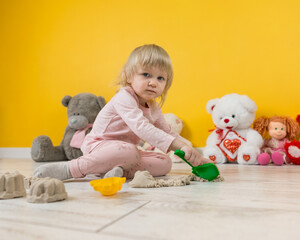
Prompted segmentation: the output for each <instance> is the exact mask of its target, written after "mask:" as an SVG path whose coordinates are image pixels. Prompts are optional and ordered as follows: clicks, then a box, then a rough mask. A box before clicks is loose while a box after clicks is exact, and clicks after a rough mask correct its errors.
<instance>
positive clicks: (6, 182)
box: [0, 171, 26, 199]
mask: <svg viewBox="0 0 300 240" xmlns="http://www.w3.org/2000/svg"><path fill="white" fill-rule="evenodd" d="M25 195H26V190H25V188H24V176H23V175H22V174H20V173H19V172H18V171H15V172H12V173H9V172H6V173H4V174H1V173H0V199H10V198H17V197H24V196H25Z"/></svg>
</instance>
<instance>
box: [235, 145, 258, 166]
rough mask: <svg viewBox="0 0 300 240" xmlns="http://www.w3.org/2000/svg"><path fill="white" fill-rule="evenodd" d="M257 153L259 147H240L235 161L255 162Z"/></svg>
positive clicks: (243, 162) (241, 162)
mask: <svg viewBox="0 0 300 240" xmlns="http://www.w3.org/2000/svg"><path fill="white" fill-rule="evenodd" d="M258 154H259V149H258V148H256V147H253V146H244V147H241V149H240V150H239V153H238V159H237V162H238V163H239V164H248V165H251V164H257V163H258V162H257V156H258Z"/></svg>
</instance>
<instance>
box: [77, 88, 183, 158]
mask: <svg viewBox="0 0 300 240" xmlns="http://www.w3.org/2000/svg"><path fill="white" fill-rule="evenodd" d="M176 137H179V138H180V139H182V138H181V137H180V136H179V134H177V133H175V132H172V131H171V128H170V126H169V125H168V124H167V123H166V121H165V119H164V117H163V114H162V112H161V109H160V107H159V106H158V104H157V103H155V104H152V105H151V106H149V107H148V108H146V107H143V106H141V105H140V104H139V101H138V98H137V96H136V94H135V92H134V91H133V89H132V88H131V87H129V86H127V87H123V88H121V89H120V91H119V92H118V93H117V94H116V95H115V96H114V97H113V98H112V99H111V100H110V101H109V102H108V103H107V104H106V105H105V106H104V108H103V109H102V110H101V111H100V112H99V114H98V116H97V118H96V120H95V122H94V125H93V128H92V130H91V132H90V133H89V134H88V135H87V136H86V137H85V139H84V142H83V144H82V146H81V150H82V152H83V153H84V154H87V153H89V152H91V151H92V150H93V149H94V148H95V147H96V146H97V145H98V144H99V142H100V141H102V140H121V141H124V142H128V143H132V144H135V145H137V144H138V143H139V142H140V140H141V139H142V140H143V141H145V142H148V143H150V144H151V145H152V146H155V147H157V148H159V149H160V150H161V151H163V152H165V153H166V152H167V151H168V149H169V147H170V145H171V143H172V142H173V140H174V139H175V138H176Z"/></svg>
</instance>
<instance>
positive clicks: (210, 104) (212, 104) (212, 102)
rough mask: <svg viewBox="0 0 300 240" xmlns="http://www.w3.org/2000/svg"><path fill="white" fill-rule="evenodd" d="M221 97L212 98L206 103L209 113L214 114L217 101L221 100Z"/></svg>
mask: <svg viewBox="0 0 300 240" xmlns="http://www.w3.org/2000/svg"><path fill="white" fill-rule="evenodd" d="M219 100H220V99H219V98H215V99H212V100H209V101H208V102H207V104H206V110H207V112H208V113H210V114H212V112H213V110H214V108H215V106H216V104H217V102H219Z"/></svg>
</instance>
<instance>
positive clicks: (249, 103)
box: [240, 95, 257, 113]
mask: <svg viewBox="0 0 300 240" xmlns="http://www.w3.org/2000/svg"><path fill="white" fill-rule="evenodd" d="M240 102H241V104H242V105H243V106H244V108H246V109H247V110H248V111H249V112H251V113H254V112H255V111H256V110H257V106H256V103H255V102H254V101H253V100H251V99H250V98H249V97H248V96H247V95H241V96H240Z"/></svg>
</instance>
